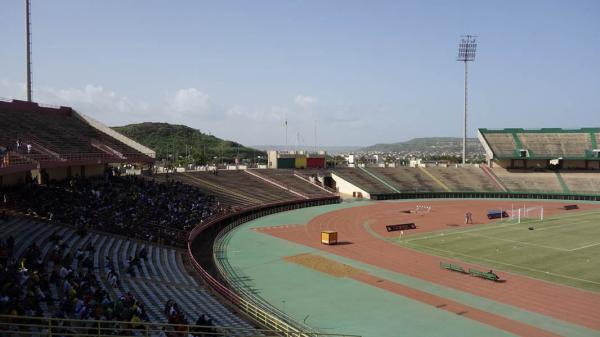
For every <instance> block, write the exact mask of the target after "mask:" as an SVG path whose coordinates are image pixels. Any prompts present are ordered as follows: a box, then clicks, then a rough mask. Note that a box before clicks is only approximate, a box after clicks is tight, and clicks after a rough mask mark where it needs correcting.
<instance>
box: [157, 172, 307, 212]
mask: <svg viewBox="0 0 600 337" xmlns="http://www.w3.org/2000/svg"><path fill="white" fill-rule="evenodd" d="M157 177H162V179H166V178H167V176H166V175H157ZM168 178H169V179H175V180H179V181H181V182H184V183H186V184H190V185H193V186H196V187H198V188H200V189H203V190H205V191H206V192H207V193H209V194H212V195H215V196H216V197H217V199H218V200H219V201H220V202H221V203H222V204H224V205H227V206H232V207H234V206H235V207H242V208H243V207H249V206H256V205H261V204H268V203H275V202H281V201H286V200H296V199H301V198H300V197H299V196H298V195H296V194H293V193H291V192H289V191H287V190H285V189H283V188H280V187H277V186H275V185H272V184H270V183H268V182H266V181H264V180H262V179H260V178H257V177H253V176H251V175H249V174H247V173H245V172H243V171H237V170H236V171H225V170H222V171H217V172H216V173H215V172H186V173H174V174H169V175H168Z"/></svg>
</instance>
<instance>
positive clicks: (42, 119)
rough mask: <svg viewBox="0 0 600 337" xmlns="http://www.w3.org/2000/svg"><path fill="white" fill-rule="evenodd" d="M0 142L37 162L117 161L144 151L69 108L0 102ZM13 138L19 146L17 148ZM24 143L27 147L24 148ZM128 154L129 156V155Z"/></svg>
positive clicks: (138, 155)
mask: <svg viewBox="0 0 600 337" xmlns="http://www.w3.org/2000/svg"><path fill="white" fill-rule="evenodd" d="M0 120H2V123H0V146H2V147H4V148H8V149H10V150H11V151H15V152H17V153H19V154H21V155H23V156H27V157H29V158H31V159H33V160H36V161H38V162H46V161H65V160H85V159H89V158H106V159H107V160H110V161H114V162H120V161H123V160H124V159H126V158H128V157H131V158H135V159H136V160H138V159H139V160H143V161H147V160H150V158H149V157H147V156H146V155H145V154H142V153H141V152H139V151H137V150H135V149H133V148H131V147H129V146H128V145H126V144H124V143H122V142H120V141H118V140H117V139H115V138H113V137H111V136H109V135H107V134H105V133H104V132H101V131H99V130H98V129H96V128H94V127H93V126H91V125H90V124H88V123H87V122H86V121H84V120H83V119H81V118H80V116H78V115H77V113H76V112H74V111H73V110H72V109H70V108H64V107H61V108H45V107H39V106H38V105H37V104H34V103H26V102H19V101H15V102H13V103H9V102H0ZM17 140H20V143H21V144H20V146H19V148H17ZM27 144H30V145H31V149H30V150H28V149H27ZM131 158H130V159H131Z"/></svg>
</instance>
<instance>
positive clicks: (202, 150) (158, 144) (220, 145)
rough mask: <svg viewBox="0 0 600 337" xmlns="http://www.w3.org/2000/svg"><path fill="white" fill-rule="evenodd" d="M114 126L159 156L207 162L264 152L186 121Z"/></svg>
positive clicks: (180, 161)
mask: <svg viewBox="0 0 600 337" xmlns="http://www.w3.org/2000/svg"><path fill="white" fill-rule="evenodd" d="M113 129H114V130H115V131H117V132H120V133H122V134H123V135H125V136H127V137H129V138H131V139H133V140H135V141H136V142H138V143H140V144H142V145H145V146H147V147H149V148H151V149H153V150H154V151H156V158H157V159H158V160H162V159H171V160H173V161H174V162H177V163H185V162H188V163H191V162H195V163H197V164H206V163H211V162H220V161H221V157H222V158H223V160H222V161H223V162H227V163H231V162H233V161H234V160H235V157H236V156H238V155H239V158H240V159H253V158H254V156H255V155H256V156H258V155H263V156H264V155H265V153H264V152H262V151H260V150H256V149H252V148H248V147H245V146H243V145H241V144H239V143H236V142H232V141H229V140H223V139H220V138H217V137H215V136H212V135H207V134H205V133H202V132H201V131H200V130H196V129H193V128H190V127H188V126H185V125H173V124H168V123H149V122H147V123H139V124H129V125H125V126H115V127H113ZM215 157H217V158H216V159H215Z"/></svg>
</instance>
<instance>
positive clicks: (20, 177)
mask: <svg viewBox="0 0 600 337" xmlns="http://www.w3.org/2000/svg"><path fill="white" fill-rule="evenodd" d="M29 174H30V172H29V171H27V172H18V173H12V174H6V175H2V176H0V186H2V185H4V186H10V185H18V184H23V183H25V177H27V176H28V175H29Z"/></svg>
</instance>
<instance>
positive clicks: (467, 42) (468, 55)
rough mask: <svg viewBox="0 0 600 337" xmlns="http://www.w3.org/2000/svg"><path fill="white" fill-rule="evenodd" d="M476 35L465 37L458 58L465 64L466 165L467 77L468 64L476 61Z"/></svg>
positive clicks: (464, 139) (464, 150) (463, 160)
mask: <svg viewBox="0 0 600 337" xmlns="http://www.w3.org/2000/svg"><path fill="white" fill-rule="evenodd" d="M476 38H477V37H476V36H474V35H463V36H462V39H461V41H460V44H459V45H458V58H457V59H456V60H457V61H462V62H464V63H465V116H464V130H463V131H464V132H463V154H462V163H463V164H465V163H466V162H467V98H468V91H467V88H468V86H467V83H468V81H467V78H468V77H467V75H468V66H467V63H468V62H472V61H475V51H476V50H477V40H476Z"/></svg>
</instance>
